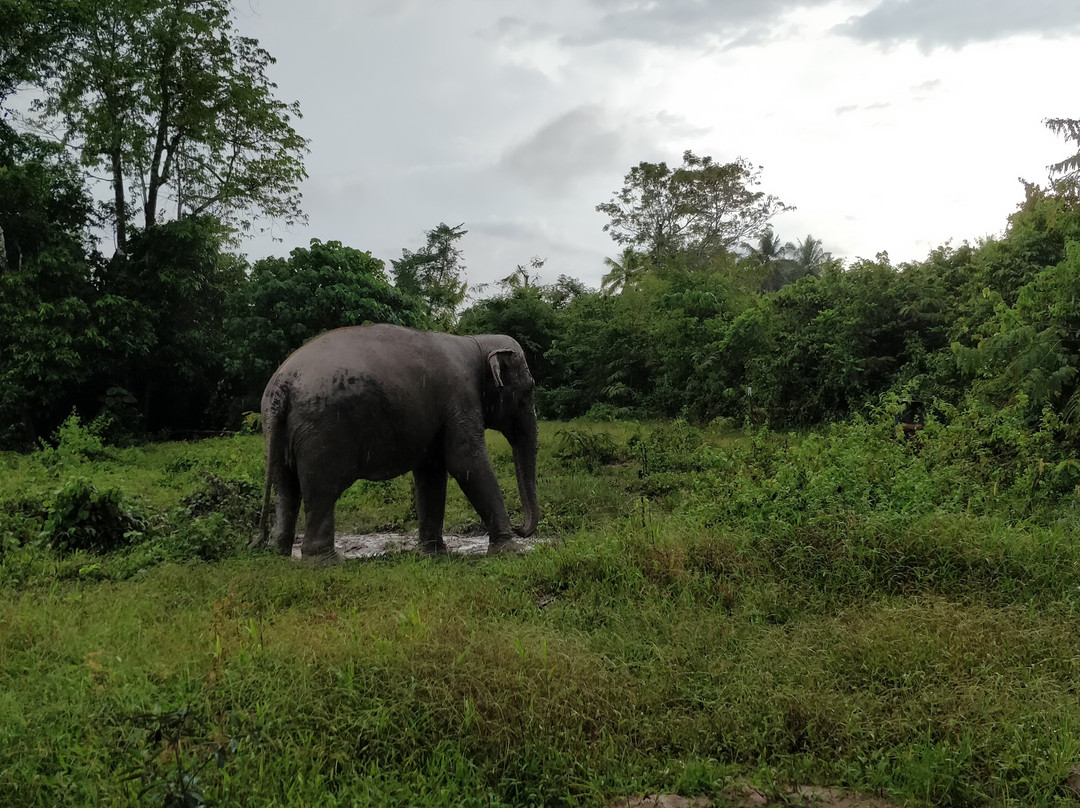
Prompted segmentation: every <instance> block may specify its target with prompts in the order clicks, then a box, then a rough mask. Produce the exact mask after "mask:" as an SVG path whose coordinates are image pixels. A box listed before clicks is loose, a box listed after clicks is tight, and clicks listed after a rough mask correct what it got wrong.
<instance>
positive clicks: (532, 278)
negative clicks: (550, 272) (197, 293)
mask: <svg viewBox="0 0 1080 808" xmlns="http://www.w3.org/2000/svg"><path fill="white" fill-rule="evenodd" d="M545 263H547V262H546V261H545V260H544V259H543V258H541V257H540V256H539V255H534V256H533V257H532V258H530V259H529V265H528V266H526V265H525V264H518V265H517V267H515V268H514V271H513V272H511V273H510V274H509V275H507V276H506V277H505V278H503V279H502V280H501V281H499V285H500V286H505V287H507V288H508V289H518V288H521V289H528V288H529V287H530V286H537V285H538V284H539V282H540V270H541V269H543V268H544V264H545Z"/></svg>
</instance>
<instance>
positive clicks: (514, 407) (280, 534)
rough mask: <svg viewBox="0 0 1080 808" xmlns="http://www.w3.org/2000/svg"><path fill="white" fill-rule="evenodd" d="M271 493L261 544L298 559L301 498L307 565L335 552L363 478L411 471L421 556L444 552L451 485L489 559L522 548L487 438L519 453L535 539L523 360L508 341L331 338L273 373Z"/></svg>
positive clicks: (371, 334) (421, 334) (527, 531)
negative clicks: (341, 523)
mask: <svg viewBox="0 0 1080 808" xmlns="http://www.w3.org/2000/svg"><path fill="white" fill-rule="evenodd" d="M262 419H263V432H264V433H265V435H266V487H265V491H264V495H263V507H262V517H261V520H260V528H259V536H258V538H256V540H255V542H254V543H255V544H268V543H269V536H268V532H269V531H268V524H267V522H268V515H269V514H268V511H269V505H270V489H271V486H273V489H274V491H275V492H276V494H277V502H276V516H277V521H276V524H275V527H274V539H275V543H276V545H277V548H278V550H279V551H281V552H282V553H286V554H287V553H290V552H291V551H292V545H293V540H294V538H295V535H296V518H297V513H298V511H299V508H300V501H301V500H303V503H304V511H305V518H306V524H307V529H306V531H305V536H304V542H303V545H302V547H301V552H302V555H303V557H304V558H305V559H316V560H317V559H318V558H320V557H331V556H332V554H333V553H334V506H335V505H336V503H337V500H338V498H339V497H340V496H341V494H342V493H343V492H344V491H345V489H347V488H348V487H349V486H350V485H352V483H353V482H354V481H356V480H357V479H365V480H389V479H391V478H393V477H397V476H399V475H401V474H404V473H405V472H407V471H411V472H412V473H413V481H414V488H415V494H416V512H417V515H418V517H419V522H420V548H421V549H422V550H423V551H425V552H427V553H445V552H446V545H445V544H444V543H443V537H442V527H443V516H444V513H445V510H446V480H447V475H448V474H449V475H450V476H452V477H453V478H454V479H455V480H456V481H457V483H458V485H460V486H461V490H462V491H463V492H464V493H465V496H466V497H467V498H468V500H469V502H470V503H471V504H472V506H473V507H474V508H476V511H477V513H478V514H479V515H480V518H481V519H482V520H483V522H484V525H485V527H486V528H487V530H488V534H489V545H488V554H489V555H492V554H496V553H500V552H505V551H508V550H509V551H514V550H517V549H519V548H518V545H517V543H516V542H515V541H514V539H513V536H512V535H511V527H510V521H509V519H508V518H507V513H506V505H505V504H504V502H503V496H502V492H501V491H500V490H499V484H498V481H497V480H496V478H495V472H494V470H493V469H492V467H491V460H490V458H489V457H488V452H487V447H486V445H485V443H484V430H485V429H497V430H499V431H500V432H502V433H503V435H505V436H506V439H507V440H508V441H509V442H510V446H511V447H512V449H513V455H514V465H515V467H516V471H517V484H518V492H519V494H520V495H521V504H522V507H523V509H524V511H525V520H524V525H522V526H521V527H515V528H514V529H513V530H514V532H515V533H517V534H518V535H519V536H530V535H532V534H533V532H535V530H536V523H537V520H538V517H539V509H538V505H537V497H536V449H537V428H536V410H535V408H534V406H533V379H532V375H531V374H530V373H529V368H528V365H527V364H526V362H525V355H524V354H523V353H522V351H521V346H520V345H518V343H517V342H515V341H514V340H513V339H511V338H510V337H506V336H501V335H483V336H476V337H458V336H453V335H450V334H439V333H434V332H427V331H414V330H412V329H409V328H402V327H400V326H394V325H368V326H357V327H352V328H339V329H336V330H334V331H328V332H326V333H325V334H322V335H321V336H318V337H316V338H315V339H313V340H311V341H310V342H308V343H307V344H305V345H304V346H303V347H301V348H299V349H298V350H297V351H295V352H294V353H293V354H292V355H291V356H289V358H288V359H286V360H285V361H284V362H283V363H282V364H281V367H279V368H278V369H277V371H276V372H275V373H274V375H273V377H271V379H270V381H269V383H268V384H267V385H266V391H265V392H264V393H263V398H262Z"/></svg>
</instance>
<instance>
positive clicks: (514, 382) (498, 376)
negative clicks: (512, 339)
mask: <svg viewBox="0 0 1080 808" xmlns="http://www.w3.org/2000/svg"><path fill="white" fill-rule="evenodd" d="M487 359H488V365H489V366H490V367H491V376H492V378H494V379H495V387H496V388H502V387H504V386H505V385H506V384H509V385H510V386H511V387H514V388H515V389H517V388H520V387H523V386H526V385H527V386H528V388H529V389H531V388H532V376H530V375H529V366H528V365H527V364H525V357H524V356H522V354H521V352H520V351H517V350H515V349H513V348H497V349H496V350H494V351H492V352H491V353H489V354H488V356H487ZM506 374H509V375H508V376H507V375H506ZM504 376H505V377H506V378H505V379H504Z"/></svg>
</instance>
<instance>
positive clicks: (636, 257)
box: [600, 247, 649, 295]
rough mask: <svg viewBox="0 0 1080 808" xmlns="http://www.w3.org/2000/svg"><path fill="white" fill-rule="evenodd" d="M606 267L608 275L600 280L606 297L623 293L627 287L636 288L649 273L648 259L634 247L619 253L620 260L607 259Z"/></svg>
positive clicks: (601, 289)
mask: <svg viewBox="0 0 1080 808" xmlns="http://www.w3.org/2000/svg"><path fill="white" fill-rule="evenodd" d="M604 266H606V267H607V268H608V273H607V274H606V275H605V276H604V277H603V278H601V279H600V291H602V292H603V293H604V294H606V295H613V294H615V293H616V292H622V291H624V290H625V289H626V288H627V287H630V286H634V285H635V284H636V283H637V282H638V281H639V280H641V278H642V276H643V275H644V274H645V273H646V272H647V271H648V266H649V262H648V257H647V256H645V255H643V254H642V253H639V252H637V251H636V250H634V248H633V247H627V248H625V249H624V250H623V251H622V252H621V253H619V258H618V260H616V259H614V258H605V259H604Z"/></svg>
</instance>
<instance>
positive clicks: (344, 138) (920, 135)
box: [237, 0, 1080, 286]
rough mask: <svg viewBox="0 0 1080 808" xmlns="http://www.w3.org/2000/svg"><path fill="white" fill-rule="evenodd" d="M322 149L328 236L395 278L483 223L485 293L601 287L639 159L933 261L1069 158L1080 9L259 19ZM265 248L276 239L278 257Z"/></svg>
mask: <svg viewBox="0 0 1080 808" xmlns="http://www.w3.org/2000/svg"><path fill="white" fill-rule="evenodd" d="M237 13H238V20H237V27H238V30H239V31H240V32H241V33H244V34H246V35H250V36H254V37H256V38H257V39H258V40H259V41H260V44H261V45H262V46H263V47H265V48H266V49H267V50H268V51H269V52H270V53H271V54H273V55H274V56H275V57H276V58H277V60H278V62H277V65H275V66H273V67H272V68H271V73H270V75H271V77H272V78H273V79H274V80H275V81H276V82H277V83H278V85H279V90H278V95H279V97H280V98H282V99H283V100H285V101H291V100H294V99H295V100H298V101H299V102H300V106H301V109H302V111H303V113H304V119H303V120H302V121H300V122H299V123H298V125H297V129H298V131H299V132H300V134H302V135H304V136H305V137H308V138H310V140H311V154H310V155H309V157H308V159H307V169H308V173H309V179H308V180H307V182H306V183H305V184H304V186H303V191H304V196H305V199H304V207H305V209H306V211H307V213H308V214H309V217H310V222H309V224H308V226H306V227H295V228H292V229H283V228H280V227H277V228H274V229H272V230H271V231H268V232H266V233H264V234H262V235H260V236H258V237H256V238H255V239H254V240H252V241H250V242H248V243H247V244H246V247H245V249H246V251H247V252H248V253H249V255H250V256H251V257H252V258H259V257H262V256H264V255H267V254H279V255H280V254H282V253H283V252H287V251H288V250H289V249H291V248H292V247H294V246H302V245H306V244H307V242H308V241H309V239H311V238H313V237H314V238H320V239H324V240H328V239H338V240H341V241H343V242H345V243H346V244H348V245H350V246H354V247H358V248H360V249H365V250H371V251H372V252H373V253H374V254H375V255H376V256H378V257H380V258H383V259H384V260H387V261H389V260H390V259H393V258H399V257H400V256H401V250H402V248H409V249H416V248H418V247H420V246H422V244H423V242H424V232H425V231H426V230H430V229H431V228H433V227H435V226H436V225H437V224H438V223H439V222H446V223H448V224H449V225H451V226H456V225H458V224H459V223H464V225H465V229H466V230H468V235H467V236H465V237H464V239H463V241H462V244H461V247H462V248H463V250H464V258H465V263H466V265H467V267H468V275H469V280H470V283H471V284H473V285H476V284H480V283H485V282H491V281H493V280H496V279H498V278H502V277H505V276H506V275H507V274H508V273H509V272H511V271H512V270H513V269H514V267H515V266H516V265H518V264H527V263H528V261H529V259H530V258H531V257H532V256H534V255H539V256H541V257H543V258H546V259H547V264H546V266H545V277H546V276H548V275H549V276H550V277H546V279H547V280H554V278H555V277H556V276H557V275H559V274H568V275H573V276H576V277H578V278H581V279H582V280H584V281H585V282H587V283H589V284H591V285H593V286H598V285H599V279H600V277H601V276H602V275H603V274H604V272H605V271H606V270H605V267H604V264H603V258H604V256H612V255H616V254H617V253H618V248H617V245H615V244H614V243H613V242H611V240H610V239H609V237H608V236H607V234H605V233H603V232H602V229H601V228H602V227H603V224H604V223H605V221H606V219H605V217H604V215H603V214H601V213H598V212H596V210H595V207H596V205H597V204H599V203H602V202H605V201H607V200H608V199H609V198H610V197H611V195H612V193H613V192H614V191H616V190H617V189H618V188H619V187H620V186H621V184H622V179H623V176H624V175H625V174H626V172H627V171H628V170H629V169H630V167H631V166H633V165H636V164H637V163H638V162H639V161H642V160H647V161H652V162H658V161H661V160H664V161H667V162H668V164H669V165H675V164H678V163H679V161H680V159H681V156H682V153H683V152H684V151H685V150H687V149H691V150H693V151H694V152H695V153H697V154H699V155H710V156H712V157H713V158H714V159H715V160H717V161H720V162H727V161H731V160H735V159H736V158H738V157H745V158H746V159H748V160H749V161H751V162H752V163H754V164H756V165H760V166H762V167H763V169H764V170H763V173H762V186H761V188H762V190H765V191H767V192H768V193H772V194H775V195H776V196H778V197H779V198H780V199H781V200H783V201H784V202H785V203H787V204H789V205H794V206H796V208H797V210H795V211H793V212H789V213H785V214H783V215H781V216H779V217H777V219H776V220H775V222H774V226H775V228H776V230H777V232H778V233H779V234H781V235H782V236H783V237H784V238H786V239H791V240H794V239H796V238H802V237H803V236H805V235H806V234H807V233H811V234H813V235H814V236H815V237H816V238H819V239H821V240H822V242H823V245H824V247H825V248H826V249H827V250H829V251H831V252H832V253H833V254H834V255H836V256H838V257H845V258H849V259H853V258H855V257H858V256H862V257H872V256H873V255H874V254H875V253H877V252H878V251H881V250H886V251H888V252H889V254H890V256H891V258H892V259H893V260H894V261H904V260H914V259H921V258H923V257H925V256H926V254H927V253H928V251H929V250H930V249H932V248H933V247H935V246H938V245H939V244H941V243H943V242H945V241H947V240H950V239H952V240H953V241H954V243H955V242H959V241H962V240H964V239H969V240H975V239H978V238H980V237H983V236H987V235H992V234H995V233H999V232H1000V231H1001V230H1002V228H1003V227H1004V225H1005V219H1006V216H1007V215H1008V214H1009V213H1010V212H1011V211H1012V210H1014V209H1015V207H1016V205H1017V204H1019V203H1020V201H1022V199H1023V190H1022V187H1021V185H1020V184H1019V182H1018V178H1023V179H1026V180H1029V181H1033V182H1040V183H1041V182H1045V180H1046V176H1047V171H1046V166H1047V165H1048V164H1050V163H1053V162H1056V161H1058V160H1060V159H1062V157H1063V156H1065V154H1066V153H1067V152H1069V144H1067V143H1066V142H1065V141H1063V140H1061V139H1060V138H1058V137H1056V136H1055V135H1053V134H1052V133H1051V132H1049V131H1048V130H1047V129H1046V128H1045V127H1044V125H1043V123H1042V121H1043V120H1044V119H1045V118H1048V117H1077V116H1080V109H1078V108H1077V106H1076V105H1077V103H1080V102H1077V101H1076V98H1075V93H1074V92H1071V89H1072V88H1071V81H1070V79H1071V77H1072V76H1073V75H1074V73H1075V69H1074V56H1075V52H1076V49H1077V45H1078V40H1080V3H1076V2H1074V1H1073V0H955V1H954V2H948V3H944V2H940V1H939V0H851V2H831V1H829V0H801V1H797V0H767V1H764V2H754V3H748V2H744V0H707V1H706V2H699V1H697V0H671V1H670V2H668V1H665V2H663V3H643V2H628V1H625V0H589V1H588V2H582V0H549V1H548V2H544V3H514V4H510V3H505V2H496V0H452V1H451V2H440V3H430V2H421V1H420V0H386V1H385V2H364V3H352V2H345V0H316V2H311V3H304V4H297V3H292V2H287V0H247V2H244V3H240V4H238V8H237ZM272 238H276V239H280V241H273V240H272Z"/></svg>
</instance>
